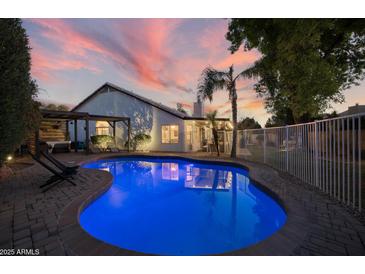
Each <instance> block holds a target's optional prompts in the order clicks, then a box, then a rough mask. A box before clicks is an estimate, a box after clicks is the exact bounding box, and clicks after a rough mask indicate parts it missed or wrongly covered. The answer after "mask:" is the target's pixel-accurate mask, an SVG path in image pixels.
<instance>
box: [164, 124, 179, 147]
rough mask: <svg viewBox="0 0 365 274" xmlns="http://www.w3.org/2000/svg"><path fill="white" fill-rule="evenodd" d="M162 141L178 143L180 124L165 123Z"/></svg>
mask: <svg viewBox="0 0 365 274" xmlns="http://www.w3.org/2000/svg"><path fill="white" fill-rule="evenodd" d="M161 135H162V143H163V144H177V143H179V126H178V125H164V126H162V127H161Z"/></svg>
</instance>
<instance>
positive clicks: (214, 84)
mask: <svg viewBox="0 0 365 274" xmlns="http://www.w3.org/2000/svg"><path fill="white" fill-rule="evenodd" d="M228 80H229V79H228V73H227V72H225V71H218V70H216V69H213V68H212V67H207V68H206V69H204V70H203V72H202V74H201V77H200V79H199V84H198V97H200V98H202V99H203V100H206V99H209V101H212V100H213V93H214V92H215V91H217V90H221V89H226V88H227V84H228Z"/></svg>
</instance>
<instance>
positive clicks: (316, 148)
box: [314, 121, 318, 186]
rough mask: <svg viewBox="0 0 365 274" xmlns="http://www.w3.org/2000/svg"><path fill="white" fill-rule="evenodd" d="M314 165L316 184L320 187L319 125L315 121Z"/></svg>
mask: <svg viewBox="0 0 365 274" xmlns="http://www.w3.org/2000/svg"><path fill="white" fill-rule="evenodd" d="M314 157H315V158H314V159H315V160H314V163H315V184H316V186H318V124H317V121H314Z"/></svg>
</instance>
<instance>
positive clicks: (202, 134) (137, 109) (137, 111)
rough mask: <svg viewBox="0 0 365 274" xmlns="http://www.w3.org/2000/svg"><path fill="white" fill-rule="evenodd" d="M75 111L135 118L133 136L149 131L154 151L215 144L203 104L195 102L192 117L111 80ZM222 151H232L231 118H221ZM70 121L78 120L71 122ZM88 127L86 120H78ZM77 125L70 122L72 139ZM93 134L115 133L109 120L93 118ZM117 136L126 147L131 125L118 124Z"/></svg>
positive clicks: (81, 137) (82, 137)
mask: <svg viewBox="0 0 365 274" xmlns="http://www.w3.org/2000/svg"><path fill="white" fill-rule="evenodd" d="M72 111H77V112H87V113H89V114H93V115H107V116H123V117H129V118H130V119H131V133H132V137H133V136H135V135H136V134H138V133H145V134H149V135H150V136H151V137H152V138H151V142H150V144H149V145H148V147H147V148H146V149H148V150H150V151H174V152H190V151H201V150H209V149H210V148H211V144H212V134H211V128H210V123H209V122H208V121H207V120H206V118H205V117H204V116H203V115H204V111H203V104H202V103H199V102H198V103H195V104H194V112H195V113H194V114H193V116H189V115H187V114H184V113H182V112H179V111H177V110H175V109H172V108H169V107H167V106H164V105H162V104H160V103H156V102H154V101H152V100H150V99H147V98H145V97H142V96H140V95H137V94H135V93H133V92H131V91H128V90H126V89H123V88H121V87H118V86H116V85H114V84H111V83H105V84H104V85H102V86H101V87H99V88H98V89H97V90H96V91H95V92H93V93H92V94H91V95H90V96H88V97H87V98H85V99H84V100H83V101H82V102H81V103H79V104H78V105H77V106H76V107H75V108H73V109H72ZM217 121H218V127H219V128H220V131H219V135H220V150H221V151H228V150H229V147H230V144H229V141H228V140H230V139H231V138H230V134H231V129H232V125H231V123H230V122H229V119H228V118H218V119H217ZM69 123H70V124H72V123H74V122H69ZM77 123H78V124H77V126H78V128H80V129H81V128H83V127H84V122H83V121H78V122H77ZM73 129H74V127H73V126H71V125H69V133H70V137H71V141H73V136H74V132H73ZM89 130H90V136H92V135H112V134H113V131H112V127H111V126H110V125H109V124H108V122H104V121H90V124H89ZM77 135H78V140H85V131H84V130H78V132H77ZM115 135H116V136H115V137H116V140H117V145H118V146H119V147H120V148H124V147H125V142H126V140H127V136H126V135H127V128H126V127H125V125H124V124H123V123H121V122H119V123H117V125H116V131H115Z"/></svg>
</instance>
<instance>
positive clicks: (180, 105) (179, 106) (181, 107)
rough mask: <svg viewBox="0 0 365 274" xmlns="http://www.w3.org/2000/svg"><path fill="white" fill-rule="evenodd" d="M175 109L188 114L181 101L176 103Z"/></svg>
mask: <svg viewBox="0 0 365 274" xmlns="http://www.w3.org/2000/svg"><path fill="white" fill-rule="evenodd" d="M176 109H177V111H180V112H181V113H183V114H188V113H187V111H186V110H185V109H184V107H183V105H182V104H181V103H176Z"/></svg>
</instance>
